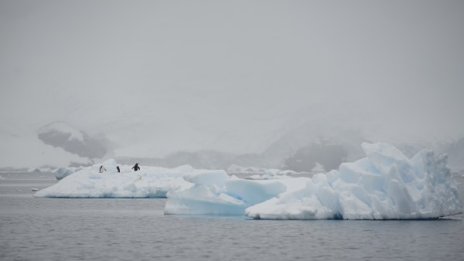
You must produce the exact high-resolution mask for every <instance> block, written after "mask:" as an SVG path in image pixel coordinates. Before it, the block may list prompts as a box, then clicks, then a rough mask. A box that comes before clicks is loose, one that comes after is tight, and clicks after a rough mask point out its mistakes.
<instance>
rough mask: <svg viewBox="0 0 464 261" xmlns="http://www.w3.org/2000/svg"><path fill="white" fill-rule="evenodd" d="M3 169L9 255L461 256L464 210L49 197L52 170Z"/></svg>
mask: <svg viewBox="0 0 464 261" xmlns="http://www.w3.org/2000/svg"><path fill="white" fill-rule="evenodd" d="M40 175H41V176H38V175H36V174H14V175H13V174H10V175H5V174H2V177H3V178H4V179H1V180H0V235H1V236H0V260H342V259H348V260H462V258H463V257H464V247H462V242H463V240H464V222H462V219H463V216H457V217H453V218H452V219H446V220H438V221H264V220H261V221H255V220H247V219H245V218H237V217H234V218H229V217H187V216H164V215H163V207H164V202H165V201H164V200H160V199H43V198H33V197H32V194H33V191H32V190H33V189H37V188H39V189H40V188H43V187H46V186H48V185H49V184H51V183H53V182H55V181H54V180H53V177H52V176H50V175H45V174H40Z"/></svg>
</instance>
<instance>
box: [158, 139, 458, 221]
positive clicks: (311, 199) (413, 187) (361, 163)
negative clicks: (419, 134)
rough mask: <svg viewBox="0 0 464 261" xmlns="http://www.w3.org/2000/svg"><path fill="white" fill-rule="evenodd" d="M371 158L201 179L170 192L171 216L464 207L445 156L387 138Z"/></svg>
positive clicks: (333, 214) (392, 212)
mask: <svg viewBox="0 0 464 261" xmlns="http://www.w3.org/2000/svg"><path fill="white" fill-rule="evenodd" d="M362 147H363V150H364V152H365V154H366V157H365V158H363V159H360V160H358V161H356V162H352V163H344V164H342V165H341V166H340V167H339V169H338V170H334V171H331V172H329V173H327V174H323V173H320V174H317V175H315V176H313V177H312V178H291V177H288V178H284V179H282V178H280V179H276V180H266V181H264V180H263V181H258V180H244V179H239V178H236V177H225V176H223V177H222V178H221V179H219V180H217V181H216V182H213V181H212V180H208V179H207V178H204V177H203V178H200V179H199V180H200V182H193V184H194V185H193V186H191V187H188V188H184V189H181V190H173V191H170V192H169V193H168V200H167V203H166V208H165V212H166V213H167V214H216V215H246V216H248V217H250V218H254V219H429V218H438V217H442V216H447V215H453V214H457V213H460V211H461V203H460V201H459V196H458V190H457V188H456V185H455V184H454V182H453V180H452V178H451V174H450V171H449V169H448V168H447V167H446V157H445V156H436V155H435V154H434V153H433V152H430V151H421V152H419V153H418V154H416V155H415V156H414V157H413V158H411V159H408V158H407V157H406V156H404V154H403V153H401V152H400V151H399V150H397V149H396V148H395V147H393V146H391V145H388V144H381V143H377V144H368V143H364V144H363V145H362Z"/></svg>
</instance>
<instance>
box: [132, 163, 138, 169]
mask: <svg viewBox="0 0 464 261" xmlns="http://www.w3.org/2000/svg"><path fill="white" fill-rule="evenodd" d="M132 169H133V170H134V171H138V170H140V167H139V163H135V165H134V166H133V167H132Z"/></svg>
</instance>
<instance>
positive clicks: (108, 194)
mask: <svg viewBox="0 0 464 261" xmlns="http://www.w3.org/2000/svg"><path fill="white" fill-rule="evenodd" d="M101 165H103V166H104V168H105V169H106V171H105V172H103V173H99V168H100V166H101ZM116 166H117V163H116V161H114V160H113V159H110V160H107V161H105V162H104V163H103V164H95V165H93V166H90V167H86V168H83V169H81V170H79V171H77V172H75V173H72V174H70V175H67V176H66V177H64V178H63V179H61V180H60V181H59V182H58V183H56V184H54V185H52V186H50V187H48V188H45V189H43V190H40V191H38V192H37V193H36V194H35V196H36V197H63V198H113V197H115V198H121V197H122V198H126V197H127V198H147V197H165V196H166V193H167V191H168V190H172V189H180V188H186V187H189V186H191V183H189V182H187V181H185V180H184V179H183V178H182V177H183V176H185V175H189V174H192V173H209V172H215V171H210V170H196V169H193V168H192V167H190V166H180V167H177V168H174V169H167V168H159V167H147V166H141V170H140V171H137V172H134V171H133V170H132V169H131V167H132V166H128V165H119V167H120V169H121V173H118V172H117V170H116ZM63 172H64V171H63Z"/></svg>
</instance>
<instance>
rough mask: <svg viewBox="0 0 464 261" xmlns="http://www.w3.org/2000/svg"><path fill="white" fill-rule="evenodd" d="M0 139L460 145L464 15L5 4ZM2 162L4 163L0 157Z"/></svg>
mask: <svg viewBox="0 0 464 261" xmlns="http://www.w3.org/2000/svg"><path fill="white" fill-rule="evenodd" d="M0 36H1V41H0V88H1V89H0V122H1V125H0V135H2V136H3V139H4V140H5V139H8V137H9V136H13V135H16V136H17V137H18V135H19V137H21V135H24V136H28V135H29V136H30V135H33V133H35V131H36V130H37V129H38V128H39V127H40V126H42V125H44V124H46V123H49V122H52V121H65V122H68V123H70V124H72V125H74V126H76V127H78V128H80V129H83V130H85V131H87V132H89V133H91V134H97V133H103V134H105V135H107V136H108V137H109V138H110V139H111V140H112V141H113V142H114V143H115V144H116V147H117V153H119V154H120V155H129V154H130V155H134V156H160V155H165V154H166V153H169V152H173V151H176V150H197V149H217V150H223V151H230V152H259V151H261V150H263V149H264V148H265V147H266V146H268V145H269V144H270V143H271V142H273V141H274V140H276V139H277V138H278V137H280V135H282V134H283V133H286V132H287V131H289V130H291V129H294V128H297V127H298V125H299V124H302V123H304V122H314V123H315V124H322V125H324V124H325V125H327V126H329V127H331V128H341V129H343V128H347V129H355V130H360V131H363V132H366V133H368V135H370V137H371V138H373V139H379V140H386V141H389V140H398V139H399V140H414V139H422V140H427V139H430V140H452V139H456V138H460V137H463V136H464V120H463V119H464V116H462V115H463V112H464V102H463V98H464V1H422V0H421V1H370V0H369V1H113V0H111V1H61V0H60V1H48V0H45V1H22V0H19V1H18V0H14V1H5V0H0ZM2 156H4V155H2Z"/></svg>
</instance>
